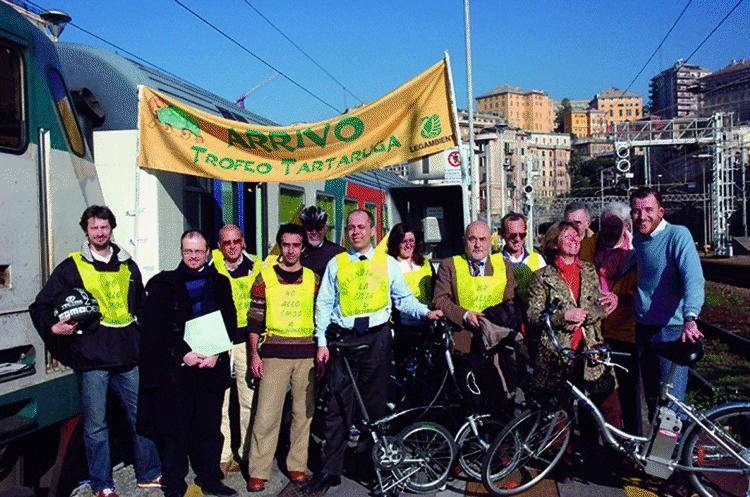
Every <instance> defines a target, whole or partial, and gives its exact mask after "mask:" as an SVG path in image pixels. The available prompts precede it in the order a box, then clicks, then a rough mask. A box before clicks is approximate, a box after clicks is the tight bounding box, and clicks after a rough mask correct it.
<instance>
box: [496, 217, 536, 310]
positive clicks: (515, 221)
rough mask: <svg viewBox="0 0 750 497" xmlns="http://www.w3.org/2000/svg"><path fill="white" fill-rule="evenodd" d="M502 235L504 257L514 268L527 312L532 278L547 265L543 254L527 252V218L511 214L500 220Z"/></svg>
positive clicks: (520, 298)
mask: <svg viewBox="0 0 750 497" xmlns="http://www.w3.org/2000/svg"><path fill="white" fill-rule="evenodd" d="M500 235H502V237H503V240H504V241H505V245H504V246H503V257H505V260H507V261H508V262H509V263H510V265H511V267H512V268H513V278H514V279H515V280H516V297H518V299H519V301H520V303H521V306H522V308H523V310H524V312H525V311H526V307H527V305H528V300H529V283H531V276H532V275H533V274H534V272H535V271H536V270H538V269H541V268H543V267H544V266H546V265H547V264H546V263H545V262H544V258H543V257H542V256H541V254H539V253H537V252H535V251H534V250H532V251H531V252H529V251H528V250H526V237H527V236H528V232H527V231H526V217H525V216H524V215H523V214H519V213H517V212H510V213H508V214H506V215H505V216H504V217H503V218H502V219H501V220H500Z"/></svg>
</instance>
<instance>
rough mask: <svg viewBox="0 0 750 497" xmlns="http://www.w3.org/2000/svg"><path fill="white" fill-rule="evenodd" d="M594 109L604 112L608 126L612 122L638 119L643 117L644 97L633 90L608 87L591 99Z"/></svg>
mask: <svg viewBox="0 0 750 497" xmlns="http://www.w3.org/2000/svg"><path fill="white" fill-rule="evenodd" d="M590 107H591V108H592V109H596V110H599V111H602V112H604V116H605V118H606V119H607V126H609V125H611V124H612V123H619V122H625V121H637V120H638V119H641V118H642V117H643V99H642V98H641V96H640V95H636V94H635V93H632V92H623V91H622V90H620V89H618V88H614V87H613V88H607V89H606V90H604V91H603V92H601V93H597V94H596V96H595V97H594V98H593V100H591V106H590Z"/></svg>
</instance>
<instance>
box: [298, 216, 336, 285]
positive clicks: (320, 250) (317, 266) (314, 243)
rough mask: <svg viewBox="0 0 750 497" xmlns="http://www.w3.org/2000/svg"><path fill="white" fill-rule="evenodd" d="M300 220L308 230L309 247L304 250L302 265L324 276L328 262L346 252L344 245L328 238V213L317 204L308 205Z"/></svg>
mask: <svg viewBox="0 0 750 497" xmlns="http://www.w3.org/2000/svg"><path fill="white" fill-rule="evenodd" d="M300 222H301V223H302V226H303V227H304V228H305V231H306V232H307V247H306V249H305V251H304V252H302V266H304V267H306V268H308V269H312V270H313V272H315V274H317V275H318V276H319V277H321V278H322V277H323V273H325V270H326V266H327V265H328V262H329V261H330V260H331V259H333V258H334V257H336V255H338V254H340V253H342V252H345V250H344V247H342V246H341V245H338V244H336V243H333V242H331V241H329V240H327V239H326V233H328V214H326V211H324V210H323V209H321V208H320V207H318V206H317V205H310V206H308V207H306V208H305V210H303V211H302V214H301V215H300Z"/></svg>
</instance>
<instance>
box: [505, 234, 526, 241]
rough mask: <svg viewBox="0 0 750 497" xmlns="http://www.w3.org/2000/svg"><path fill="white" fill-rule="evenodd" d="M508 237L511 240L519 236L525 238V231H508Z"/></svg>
mask: <svg viewBox="0 0 750 497" xmlns="http://www.w3.org/2000/svg"><path fill="white" fill-rule="evenodd" d="M508 238H510V239H511V240H514V239H516V238H519V239H521V240H525V239H526V233H508Z"/></svg>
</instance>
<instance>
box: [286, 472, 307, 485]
mask: <svg viewBox="0 0 750 497" xmlns="http://www.w3.org/2000/svg"><path fill="white" fill-rule="evenodd" d="M289 479H290V480H292V481H293V482H296V483H303V482H306V481H307V480H308V479H309V478H308V477H307V473H305V472H304V471H290V472H289Z"/></svg>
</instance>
